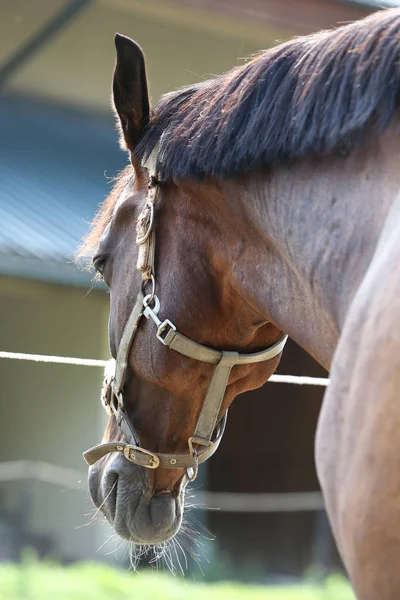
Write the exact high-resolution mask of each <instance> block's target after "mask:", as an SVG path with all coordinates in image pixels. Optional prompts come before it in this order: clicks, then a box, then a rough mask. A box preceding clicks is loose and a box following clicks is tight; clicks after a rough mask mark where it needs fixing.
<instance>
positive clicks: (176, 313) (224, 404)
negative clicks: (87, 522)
mask: <svg viewBox="0 0 400 600" xmlns="http://www.w3.org/2000/svg"><path fill="white" fill-rule="evenodd" d="M116 48H117V63H116V67H115V73H114V80H113V99H114V106H115V110H116V113H117V116H118V119H119V123H120V129H121V140H122V143H123V145H124V147H125V149H126V150H127V151H128V152H129V156H130V164H129V166H128V167H126V169H125V171H124V172H123V173H122V174H121V175H120V177H119V181H118V183H117V185H116V186H115V189H114V191H113V193H112V194H111V196H110V198H109V199H108V200H107V201H106V204H105V205H104V207H103V209H102V211H101V212H100V215H99V216H98V218H97V221H95V224H94V228H93V229H92V232H91V234H89V237H88V240H87V242H86V244H87V245H88V246H92V247H93V253H92V255H93V265H94V267H95V269H96V270H97V271H98V272H99V273H100V274H101V276H102V277H103V279H104V281H105V283H106V284H107V286H108V287H109V290H110V319H109V341H110V349H111V353H112V356H113V357H114V359H116V366H115V369H114V367H113V369H112V373H111V375H110V377H109V378H108V379H106V383H105V388H104V400H105V404H106V408H107V410H108V412H109V415H110V416H109V421H108V425H107V428H106V431H105V434H104V438H103V443H102V444H101V445H100V446H99V447H97V448H95V449H92V450H90V451H89V452H88V453H87V454H86V458H87V460H88V462H89V463H90V464H91V467H90V475H89V485H90V491H91V495H92V499H93V501H94V503H95V504H96V506H97V507H99V508H101V510H102V511H103V513H104V514H105V516H106V517H107V519H108V520H109V522H110V523H111V524H112V525H113V527H114V528H115V531H116V532H117V533H118V534H119V535H120V536H121V537H123V538H125V539H127V540H129V541H132V542H134V543H136V544H146V545H154V544H160V543H163V542H165V541H166V540H168V539H170V538H172V537H173V536H175V534H176V533H177V532H178V530H179V528H180V526H181V523H182V516H183V510H184V494H185V488H186V485H187V483H188V481H190V480H192V479H194V477H195V475H196V472H197V467H198V464H199V463H200V462H203V461H204V460H206V459H207V458H209V457H210V456H211V455H212V454H213V452H214V451H215V450H216V448H217V447H218V444H219V442H220V439H221V436H222V433H223V429H224V425H225V416H226V412H227V409H228V407H229V405H230V404H231V402H232V400H233V399H234V398H235V396H237V395H238V394H240V393H241V392H243V391H245V390H249V389H253V388H256V387H259V386H261V385H262V384H263V383H265V381H266V380H267V379H268V378H269V377H270V375H271V374H272V372H273V371H274V370H275V368H276V366H277V364H278V361H279V356H280V353H281V351H282V349H283V345H284V341H285V338H282V333H281V332H280V330H278V329H277V328H276V327H275V326H274V325H272V324H271V323H270V322H269V321H268V320H267V319H266V318H265V315H262V314H261V313H260V312H259V311H258V310H257V307H255V306H252V305H251V303H249V302H248V299H246V297H245V296H244V295H243V294H242V283H243V281H242V280H243V277H244V275H243V271H241V275H240V276H239V274H238V265H242V266H243V265H244V264H245V259H249V256H248V252H249V251H250V250H249V248H248V245H247V244H246V240H247V239H250V238H251V236H252V225H250V223H249V222H247V220H246V218H245V215H243V214H241V212H240V209H239V208H238V209H235V204H234V202H232V201H228V198H229V197H230V196H231V195H232V194H234V190H233V189H230V188H229V185H228V184H227V185H226V186H221V185H220V184H219V183H218V180H216V179H212V178H210V179H206V180H203V181H190V180H181V181H174V180H173V179H172V178H169V179H167V180H164V181H163V180H160V178H159V175H158V171H157V161H159V160H160V156H159V155H157V148H156V150H155V152H153V153H152V155H151V156H150V157H148V159H147V160H146V161H140V160H138V159H137V158H136V156H135V149H136V147H137V144H139V143H140V141H141V140H142V138H143V136H146V135H147V133H148V131H149V130H151V127H152V117H151V113H150V104H149V98H148V91H147V81H146V72H145V62H144V56H143V53H142V51H141V49H140V48H139V46H137V44H135V43H134V42H133V41H131V40H130V39H128V38H125V37H123V36H117V37H116ZM230 200H232V198H230ZM253 262H254V261H253ZM136 266H138V269H137V268H136ZM146 317H147V318H146ZM266 347H267V349H266V350H265V348H266ZM238 443H240V440H238Z"/></svg>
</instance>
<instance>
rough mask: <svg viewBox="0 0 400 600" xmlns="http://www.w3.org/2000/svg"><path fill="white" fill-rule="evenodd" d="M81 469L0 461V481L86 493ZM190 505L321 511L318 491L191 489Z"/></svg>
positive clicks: (220, 508) (238, 509)
mask: <svg viewBox="0 0 400 600" xmlns="http://www.w3.org/2000/svg"><path fill="white" fill-rule="evenodd" d="M86 479H87V475H86V473H84V472H83V471H78V470H76V469H70V468H67V467H62V466H59V465H54V464H51V463H47V462H44V461H32V460H15V461H9V462H3V463H0V484H1V483H10V482H18V481H38V482H41V483H50V484H53V485H56V486H58V487H61V488H63V489H73V490H81V491H83V492H87V484H86ZM190 505H191V506H193V508H196V509H198V510H218V511H220V512H234V513H282V512H303V511H315V510H322V509H323V508H324V502H323V498H322V494H321V492H294V493H284V494H243V493H232V492H209V491H200V490H197V491H191V494H190Z"/></svg>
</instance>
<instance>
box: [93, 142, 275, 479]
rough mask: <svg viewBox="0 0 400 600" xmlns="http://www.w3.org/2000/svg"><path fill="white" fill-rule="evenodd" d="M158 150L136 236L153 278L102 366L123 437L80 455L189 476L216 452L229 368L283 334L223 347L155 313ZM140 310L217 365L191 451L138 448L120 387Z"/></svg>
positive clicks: (174, 343)
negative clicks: (254, 346) (252, 344)
mask: <svg viewBox="0 0 400 600" xmlns="http://www.w3.org/2000/svg"><path fill="white" fill-rule="evenodd" d="M156 150H157V149H156ZM156 150H155V151H153V153H152V155H151V156H150V158H149V160H148V162H147V163H146V164H145V165H144V166H146V167H147V168H148V170H149V174H150V185H149V194H148V197H147V201H146V203H145V205H144V207H143V209H142V211H141V213H140V215H139V218H138V222H137V240H136V242H137V243H138V245H139V256H138V264H137V268H138V270H140V271H141V273H142V280H143V282H146V281H148V280H151V283H152V291H151V293H150V294H148V295H147V296H145V295H144V293H143V291H142V290H141V291H140V292H139V294H138V296H137V299H136V302H135V305H134V307H133V309H132V312H131V314H130V316H129V319H128V321H127V323H126V325H125V329H124V331H123V334H122V337H121V341H120V345H119V348H118V353H117V358H116V361H110V363H109V368H108V369H107V368H106V375H105V379H104V383H103V389H102V402H103V405H104V407H105V409H106V411H107V412H108V414H110V415H114V416H115V419H116V423H117V425H118V427H119V429H120V430H121V432H122V433H123V435H124V437H125V439H126V440H127V442H126V443H125V442H107V443H105V444H100V445H98V446H95V447H94V448H91V449H90V450H87V451H86V452H85V453H84V455H83V456H84V458H85V460H86V462H87V463H88V464H89V465H93V464H94V463H96V462H97V461H98V460H100V459H101V458H103V457H104V456H106V455H107V454H109V453H110V452H120V453H122V454H123V455H124V456H125V457H126V458H127V459H128V460H130V461H131V462H133V463H135V464H137V465H140V466H142V467H146V468H148V469H157V468H158V467H163V468H174V469H177V468H185V469H186V470H187V476H188V479H190V480H193V479H194V478H195V477H196V474H197V468H198V465H199V464H200V463H202V462H204V461H206V460H207V459H208V458H210V457H211V456H212V455H213V454H214V452H215V451H216V450H217V448H218V446H219V443H220V441H221V438H222V435H223V433H224V429H225V424H226V418H227V414H225V416H224V417H223V418H222V420H221V422H220V423H219V425H218V418H219V415H220V411H221V406H222V402H223V399H224V397H225V392H226V387H227V385H228V381H229V376H230V373H231V370H232V368H233V367H234V366H236V365H243V364H254V363H259V362H264V361H267V360H271V359H272V358H275V357H276V356H278V355H279V354H280V353H281V352H282V350H283V348H284V346H285V343H286V340H287V336H284V337H283V338H282V339H281V340H279V341H278V342H277V343H275V344H273V345H272V346H269V347H268V348H266V349H265V350H262V351H261V352H255V353H251V354H239V353H238V352H231V351H222V352H221V351H219V350H214V349H213V348H209V347H208V346H203V345H202V344H199V343H197V342H195V341H193V340H191V339H190V338H188V337H186V336H185V335H183V334H182V333H180V332H179V331H177V328H176V327H175V325H174V324H173V323H172V322H171V321H170V320H169V319H164V320H163V321H162V320H161V319H160V318H159V312H160V308H161V307H160V300H159V298H158V297H157V296H156V294H155V281H156V280H155V271H154V257H155V232H154V209H155V204H156V202H157V198H158V194H159V188H160V185H159V181H158V179H157V176H156V174H155V173H156V171H155V165H156V157H157V154H156ZM154 174H155V175H154ZM143 316H144V317H146V319H148V320H149V319H150V320H152V321H153V322H154V324H155V325H156V327H157V329H156V331H155V333H156V337H157V339H158V340H159V342H160V343H162V344H164V345H165V346H167V347H168V348H171V349H172V350H174V351H175V352H178V353H180V354H182V355H184V356H186V357H188V358H191V359H194V360H198V361H200V362H205V363H210V364H214V365H215V369H214V372H213V375H212V377H211V381H210V384H209V386H208V390H207V393H206V396H205V399H204V402H203V406H202V409H201V412H200V416H199V419H198V421H197V425H196V428H195V431H194V433H193V436H192V437H191V438H189V440H188V448H189V452H188V453H186V454H167V453H161V452H150V451H149V450H145V449H144V448H142V447H141V446H140V440H139V436H138V435H137V433H136V431H135V429H134V427H133V425H132V423H131V420H130V419H129V417H128V415H127V413H126V410H125V406H124V388H125V380H126V374H127V370H128V358H129V352H130V349H131V347H132V344H133V342H134V339H135V335H136V332H137V329H138V326H139V324H140V321H141V319H142V317H143ZM194 445H197V446H200V447H201V449H200V450H197V449H196V448H195V447H194Z"/></svg>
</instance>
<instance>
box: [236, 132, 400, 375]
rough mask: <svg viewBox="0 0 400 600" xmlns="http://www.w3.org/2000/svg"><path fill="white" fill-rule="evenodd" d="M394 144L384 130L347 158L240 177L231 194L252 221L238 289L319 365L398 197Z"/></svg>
mask: <svg viewBox="0 0 400 600" xmlns="http://www.w3.org/2000/svg"><path fill="white" fill-rule="evenodd" d="M398 146H399V142H398V141H397V140H396V138H395V136H394V135H392V134H387V135H385V136H383V137H382V138H381V139H375V140H370V141H369V142H368V143H366V144H364V145H363V147H362V148H361V147H360V148H358V149H357V150H356V151H354V152H352V153H351V154H350V155H349V156H347V157H346V158H344V157H339V156H335V157H334V156H328V157H324V158H319V159H314V160H307V161H301V162H299V163H297V164H295V165H291V166H290V167H287V168H276V169H273V170H272V171H271V172H269V173H259V174H257V175H251V176H248V177H247V178H246V181H245V183H244V187H242V188H241V192H240V193H239V194H236V199H237V201H238V202H240V203H241V204H242V207H243V206H246V208H247V213H246V215H247V218H248V219H250V220H251V223H252V226H253V236H252V238H251V244H250V245H249V249H248V251H247V253H245V260H244V262H243V261H240V262H239V263H238V264H237V265H236V267H235V270H236V281H237V282H240V286H241V293H242V294H246V295H247V297H248V298H249V301H251V302H252V304H253V305H255V306H257V308H258V310H260V312H262V313H263V314H264V315H266V317H267V318H268V319H269V320H270V321H271V322H272V323H274V324H275V325H276V326H277V327H279V328H280V329H282V330H283V331H285V332H286V333H288V334H289V336H290V337H292V338H293V339H294V340H295V341H296V342H297V343H298V344H299V345H301V346H302V347H303V348H304V349H305V350H306V351H308V352H309V353H310V354H311V355H312V356H313V357H314V358H315V359H316V360H317V361H318V362H320V363H321V364H322V365H323V366H325V367H326V368H329V366H330V363H331V359H332V356H333V353H334V350H335V347H336V344H337V340H338V337H339V335H340V331H341V328H342V326H343V323H344V320H345V317H346V314H347V311H348V309H349V306H350V304H351V301H352V299H353V297H354V294H355V292H356V291H357V289H358V286H359V285H360V283H361V281H362V279H363V277H364V275H365V273H366V271H367V269H368V266H369V264H370V262H371V259H372V257H373V254H374V251H375V248H376V245H377V242H378V240H379V236H380V234H381V231H382V227H383V224H384V222H385V219H386V216H387V213H388V210H389V208H390V206H391V205H392V203H393V201H394V199H395V198H397V196H398V190H399V183H400V173H399V170H398V168H397V165H396V160H397V158H396V157H397V156H398V153H399V150H400V149H399V147H398ZM243 189H244V190H245V192H244V193H243ZM230 195H231V194H230ZM255 257H256V259H255Z"/></svg>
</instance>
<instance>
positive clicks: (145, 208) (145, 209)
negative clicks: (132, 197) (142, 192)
mask: <svg viewBox="0 0 400 600" xmlns="http://www.w3.org/2000/svg"><path fill="white" fill-rule="evenodd" d="M146 212H149V213H150V214H149V222H148V224H147V229H146V232H145V233H144V234H143V235H141V236H139V235H138V236H136V243H137V244H138V245H139V246H140V245H141V244H144V243H145V242H146V241H147V240H148V238H149V235H150V234H151V231H152V229H153V223H154V204H153V202H146V204H145V205H144V206H143V208H142V210H141V213H140V215H139V218H138V221H139V220H140V219H144V218H145V217H147V215H146V214H145V213H146Z"/></svg>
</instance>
